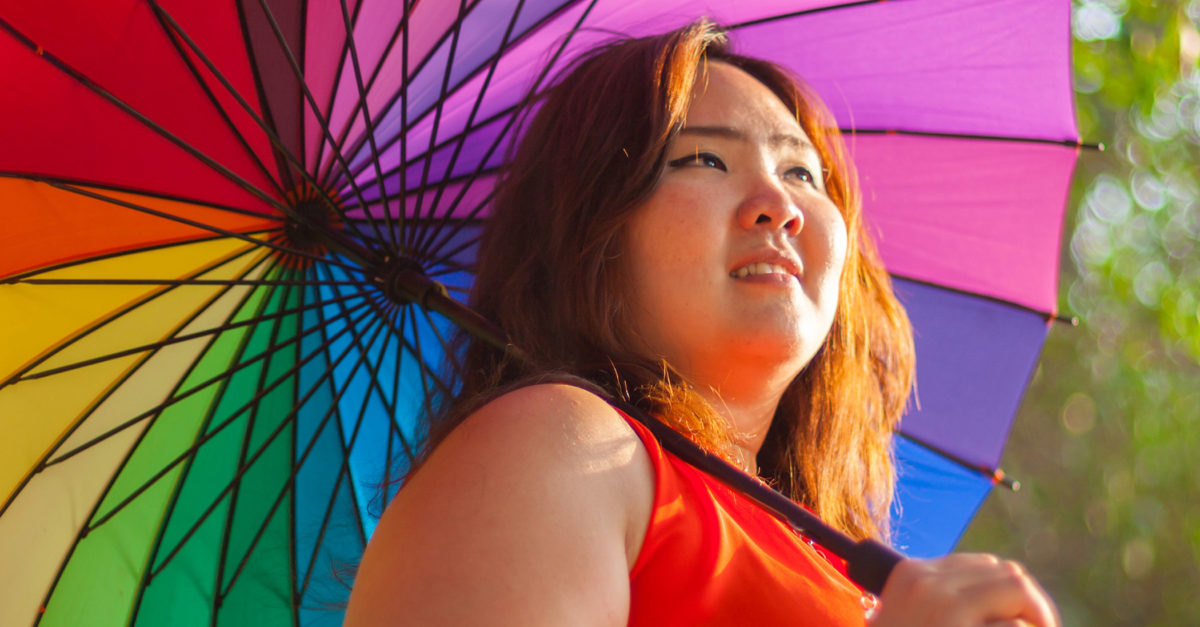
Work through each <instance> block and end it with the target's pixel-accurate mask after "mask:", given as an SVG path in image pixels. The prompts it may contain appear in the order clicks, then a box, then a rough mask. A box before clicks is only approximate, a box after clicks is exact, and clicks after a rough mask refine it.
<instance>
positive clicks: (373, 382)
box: [318, 270, 449, 411]
mask: <svg viewBox="0 0 1200 627" xmlns="http://www.w3.org/2000/svg"><path fill="white" fill-rule="evenodd" d="M326 273H327V276H330V277H332V274H330V273H328V270H327V271H326ZM318 315H320V312H318ZM384 319H385V321H386V323H387V326H388V330H389V331H391V332H392V334H393V335H395V336H396V337H397V338H398V339H399V341H400V348H403V349H405V350H410V351H411V350H413V347H412V346H410V345H409V344H408V343H407V341H406V340H405V338H404V330H403V329H399V328H397V327H396V326H395V325H394V324H393V322H392V321H391V320H390V319H389V318H388V317H386V316H385V317H384ZM416 350H417V354H420V349H419V348H418V349H416ZM377 370H378V367H377V366H376V368H375V369H374V370H373V372H372V374H373V375H376V374H378V373H377ZM371 385H372V386H373V387H375V388H377V389H378V392H379V395H380V397H382V398H384V399H386V398H387V396H386V394H385V393H384V390H383V388H382V387H380V385H379V381H378V380H377V377H376V376H372V377H371ZM441 387H442V389H443V390H446V389H449V388H448V386H446V385H445V383H444V382H442V385H441ZM394 405H395V403H394V402H393V403H392V404H390V405H389V409H390V410H392V411H394Z"/></svg>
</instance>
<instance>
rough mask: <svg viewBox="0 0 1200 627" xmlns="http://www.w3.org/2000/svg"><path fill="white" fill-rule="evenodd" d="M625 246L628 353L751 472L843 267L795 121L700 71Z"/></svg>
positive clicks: (749, 80) (734, 76)
mask: <svg viewBox="0 0 1200 627" xmlns="http://www.w3.org/2000/svg"><path fill="white" fill-rule="evenodd" d="M626 244H627V255H628V262H627V263H628V267H630V268H634V269H635V270H633V271H632V272H630V277H629V282H630V284H631V290H630V293H631V300H632V301H633V304H632V306H631V309H632V310H633V316H632V317H633V326H634V329H635V331H636V333H637V334H638V335H639V337H640V339H641V340H642V342H643V343H644V346H643V347H642V350H643V351H644V352H646V353H648V354H650V355H652V356H654V357H663V358H665V359H666V360H667V362H668V363H670V364H671V365H672V366H673V367H674V368H676V369H677V370H678V371H679V372H680V373H681V374H682V375H683V376H684V377H685V378H686V379H688V381H689V382H691V383H692V384H693V385H694V386H696V388H697V389H698V390H699V391H700V392H701V394H702V395H704V396H706V397H707V400H709V402H711V403H712V404H713V406H714V407H716V408H717V411H718V412H720V413H721V414H722V415H723V416H724V417H725V418H726V419H727V420H728V421H729V422H730V424H731V425H733V427H734V434H735V437H736V438H737V444H738V446H739V447H740V448H741V458H742V461H743V463H744V464H745V465H746V466H747V469H748V470H751V471H753V470H754V457H755V455H756V454H757V452H758V449H759V448H760V447H761V446H762V442H763V438H764V437H765V436H766V432H767V428H768V427H769V426H770V423H771V418H772V416H773V415H774V413H775V408H776V405H778V403H779V399H780V397H781V396H782V394H783V391H784V389H785V388H786V387H787V386H788V384H789V383H790V382H791V381H792V379H794V378H795V376H796V374H797V373H799V372H800V370H801V369H802V368H803V367H804V365H805V364H807V363H808V361H809V360H810V359H812V356H813V355H814V354H815V353H816V351H817V349H818V348H819V347H820V345H821V343H822V342H823V341H824V338H825V336H826V334H827V333H828V332H829V327H830V325H831V324H832V322H833V315H834V310H835V309H836V307H837V293H838V280H839V277H840V275H841V271H842V265H843V262H844V260H845V257H846V226H845V222H844V221H843V220H842V216H841V213H840V211H839V210H838V208H837V207H836V206H835V205H834V203H833V202H832V201H831V200H830V199H829V197H828V196H827V195H826V193H825V188H824V181H823V178H822V175H821V161H820V158H819V156H818V154H817V152H816V151H815V149H813V147H812V144H811V141H810V140H809V138H808V136H807V135H806V134H805V132H804V130H803V129H801V128H800V125H799V124H798V123H797V121H796V118H795V116H794V115H792V114H791V113H790V112H789V111H788V109H787V107H785V106H784V104H783V102H782V101H780V100H779V98H777V97H776V96H775V95H774V94H773V93H771V91H770V90H768V89H767V88H766V86H764V85H763V84H762V83H760V82H758V81H757V80H756V79H754V78H753V77H751V76H750V75H749V74H747V73H745V72H744V71H742V70H740V69H737V68H735V67H733V66H731V65H727V64H725V63H712V64H709V65H708V71H707V73H706V74H705V75H702V77H701V81H700V84H699V85H697V87H696V90H695V97H694V100H693V102H692V106H691V108H690V109H689V110H688V114H687V118H686V121H685V124H684V127H683V130H682V131H681V132H680V133H679V134H678V136H677V137H676V138H675V139H674V140H673V141H672V142H671V144H670V145H669V146H668V148H667V168H666V170H665V172H664V173H663V177H662V180H661V181H660V182H659V184H658V187H657V188H656V189H655V191H654V193H653V195H652V196H651V197H650V198H649V200H647V201H646V203H645V204H644V205H643V206H641V207H640V208H639V209H638V210H637V212H636V213H635V214H634V217H633V220H632V222H631V223H630V225H629V235H628V241H627V243H626ZM761 263H768V264H772V265H775V266H777V267H775V268H771V269H769V270H768V269H766V268H763V267H762V266H756V264H761ZM756 270H757V271H758V272H755V271H756ZM764 270H766V273H760V272H762V271H764ZM739 271H741V272H739ZM747 271H750V272H751V274H749V275H748V276H738V275H740V274H744V273H745V272H747Z"/></svg>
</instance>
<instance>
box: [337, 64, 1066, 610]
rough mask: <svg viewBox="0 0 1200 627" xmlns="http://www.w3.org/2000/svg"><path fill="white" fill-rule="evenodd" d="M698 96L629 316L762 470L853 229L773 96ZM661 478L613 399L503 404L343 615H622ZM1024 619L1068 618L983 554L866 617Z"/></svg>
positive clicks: (655, 205)
mask: <svg viewBox="0 0 1200 627" xmlns="http://www.w3.org/2000/svg"><path fill="white" fill-rule="evenodd" d="M693 97H694V101H693V103H692V106H691V108H690V110H689V112H688V115H687V120H686V127H685V129H684V130H683V131H682V132H681V133H680V134H679V136H678V137H677V138H676V139H674V140H673V141H672V143H671V145H670V146H669V147H668V155H667V161H668V165H667V167H666V169H665V171H664V173H663V176H662V179H661V181H660V182H659V184H658V186H657V187H656V189H655V191H654V192H653V194H652V195H651V197H650V198H649V199H648V200H647V201H646V203H645V204H644V205H643V206H642V207H639V208H638V209H637V210H636V211H635V214H634V217H633V219H632V221H631V223H630V225H629V230H628V233H627V239H626V242H625V250H624V251H623V254H624V255H625V256H626V257H627V258H626V259H625V264H624V265H625V269H626V271H627V272H628V274H629V277H628V278H629V289H630V292H629V296H630V300H631V302H632V315H631V320H630V322H631V324H632V326H633V331H634V332H635V333H636V335H637V337H638V338H639V342H640V344H641V345H640V346H638V347H637V348H638V349H640V350H642V351H643V352H645V354H646V355H647V356H657V357H664V358H666V359H667V360H668V361H669V362H670V363H671V364H672V366H673V367H675V368H676V369H677V370H678V371H679V372H680V374H681V375H683V376H684V377H686V378H687V379H688V381H689V382H691V383H692V384H693V385H694V386H695V387H696V388H697V389H698V390H700V391H701V393H702V394H704V395H705V396H706V397H707V398H708V400H709V401H710V402H712V403H713V405H714V407H715V408H716V409H717V411H718V412H719V413H720V414H721V415H722V416H723V417H724V418H726V419H727V420H728V421H729V423H730V425H731V427H732V428H733V429H734V431H735V432H736V433H737V434H739V436H740V439H739V440H738V441H737V445H738V447H739V449H740V451H741V453H742V461H743V462H744V463H745V465H747V466H748V469H749V470H751V471H753V470H754V469H753V460H754V454H755V453H757V451H758V449H759V448H760V447H761V445H762V441H763V438H764V436H765V434H766V431H767V428H768V427H769V426H770V422H771V417H772V415H773V413H774V411H775V408H776V406H777V405H778V403H779V400H780V397H781V395H782V393H783V390H784V388H785V387H786V386H787V384H788V382H790V381H791V380H792V379H793V378H794V377H795V376H796V374H797V373H798V372H799V371H800V370H801V369H802V368H803V367H804V365H805V364H806V363H808V361H809V360H810V359H811V358H812V356H813V355H814V354H815V352H816V350H817V348H818V347H819V346H820V345H821V343H822V341H823V340H824V337H825V335H826V334H827V333H828V330H829V328H830V324H831V321H832V319H833V314H834V310H835V308H836V306H837V298H838V278H839V275H840V273H841V270H842V265H843V263H844V260H845V256H846V231H845V225H844V223H843V220H842V218H841V214H840V213H839V211H838V209H837V207H835V206H834V204H833V203H832V202H830V200H829V199H828V197H827V196H826V194H825V191H824V189H823V187H822V185H823V183H822V179H821V174H820V173H821V164H820V161H819V159H818V157H817V155H816V154H815V153H813V152H811V151H810V150H807V149H806V148H805V145H806V143H807V141H808V138H807V137H806V136H805V135H804V133H803V132H802V131H801V129H800V127H799V125H798V124H796V122H795V120H794V119H793V118H792V117H791V115H790V114H789V113H788V111H787V109H786V108H785V107H784V105H783V104H782V102H780V101H779V100H778V99H776V98H775V96H774V95H773V94H772V93H771V92H770V91H769V90H768V89H767V88H766V87H764V86H763V85H762V84H760V83H758V82H757V81H756V80H754V79H753V78H751V77H750V76H749V75H746V74H744V73H743V72H741V70H737V69H735V68H733V67H731V66H728V65H725V64H722V63H712V64H709V65H708V66H707V72H706V74H705V75H704V76H703V77H702V80H701V82H700V84H699V85H698V87H697V88H696V90H695V91H694V93H693ZM758 263H767V264H774V265H775V266H778V267H776V268H773V267H771V265H768V266H756V265H755V264H758ZM747 268H749V269H752V270H760V271H763V272H761V273H753V274H751V275H749V276H742V275H744V274H746V273H745V272H744V270H746V269H747ZM847 463H853V460H847ZM654 482H655V477H654V470H653V466H652V464H651V462H650V460H649V456H648V454H647V452H646V449H645V447H644V445H643V444H642V443H641V441H640V440H639V439H638V436H637V435H636V434H635V433H634V432H633V430H632V429H631V428H630V427H629V425H628V424H627V423H626V422H625V420H624V419H623V418H622V417H621V416H620V415H619V414H617V412H616V411H615V410H614V409H613V408H612V407H611V406H610V405H608V404H607V403H606V402H605V401H603V400H601V399H600V398H598V397H596V396H594V395H592V394H591V393H589V392H586V391H584V390H582V389H580V388H577V387H572V386H567V385H556V384H543V385H532V386H528V387H524V388H521V389H518V390H516V391H513V392H510V393H508V394H505V395H503V396H500V397H499V398H497V399H495V400H493V401H491V402H489V403H487V404H486V405H484V406H483V407H482V408H480V409H479V410H478V411H476V412H475V413H474V414H472V415H471V416H469V417H468V418H467V419H466V420H465V421H464V422H463V423H462V424H461V425H459V427H458V428H457V429H455V430H454V431H453V432H452V433H451V434H450V435H449V436H448V437H447V438H446V439H445V440H444V441H443V442H442V443H441V445H440V446H438V448H437V449H436V450H435V451H434V452H433V453H432V454H431V455H430V456H429V458H428V460H427V461H426V462H425V464H424V465H423V466H422V468H421V469H420V471H418V472H417V473H416V474H415V475H414V476H413V477H412V478H411V479H410V480H409V482H408V483H407V484H406V485H405V487H404V489H402V490H401V491H400V492H399V494H398V495H397V496H396V498H395V499H394V500H393V501H392V503H391V504H390V505H389V506H388V509H387V511H386V512H385V513H384V515H383V517H382V518H381V519H380V521H379V525H378V527H377V528H376V530H375V534H374V535H373V536H372V538H371V542H370V544H369V545H368V547H367V550H366V552H365V554H364V556H363V561H362V564H361V566H360V568H359V571H358V574H357V577H356V580H355V585H354V590H353V593H352V595H351V599H350V606H349V608H348V610H347V613H346V624H347V625H351V626H355V625H391V624H419V625H484V624H486V625H522V626H528V625H583V626H619V625H624V624H626V622H627V620H628V617H629V605H630V582H629V572H630V569H632V567H633V565H634V563H635V562H636V560H637V557H638V555H639V552H640V550H641V546H642V542H643V540H644V537H645V531H646V528H647V524H648V522H649V519H650V514H651V511H652V510H653V499H654ZM564 556H567V557H564ZM568 557H569V559H568ZM681 567H686V566H685V565H681ZM797 620H798V621H800V622H802V621H803V620H804V618H803V617H797ZM1024 624H1029V625H1037V626H1039V627H1056V626H1057V625H1058V624H1059V623H1058V619H1057V617H1056V615H1055V611H1054V608H1053V604H1052V603H1051V602H1050V600H1049V598H1048V597H1047V596H1046V594H1045V592H1043V591H1042V590H1041V589H1040V588H1039V587H1038V585H1037V583H1036V582H1035V581H1034V580H1033V579H1032V577H1030V576H1029V575H1028V574H1027V573H1025V571H1024V570H1023V569H1022V568H1021V567H1020V566H1019V565H1017V564H1015V563H1012V562H1004V561H1001V560H999V559H997V558H995V557H993V556H990V555H951V556H949V557H946V558H942V559H938V560H927V561H920V560H907V561H904V562H901V563H900V565H899V566H897V568H896V570H895V571H894V572H893V574H892V576H891V578H890V579H889V580H888V583H887V586H886V587H885V589H884V592H883V596H882V598H881V605H880V610H879V612H878V613H877V614H876V615H875V616H874V617H873V618H872V619H871V625H872V627H892V626H902V625H922V626H945V627H950V626H955V627H958V626H963V625H970V626H983V625H1024Z"/></svg>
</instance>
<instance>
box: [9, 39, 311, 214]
mask: <svg viewBox="0 0 1200 627" xmlns="http://www.w3.org/2000/svg"><path fill="white" fill-rule="evenodd" d="M0 28H2V29H4V30H6V31H8V32H9V33H10V34H11V35H12V36H13V37H14V38H16V39H17V41H19V42H20V43H21V44H22V45H24V46H25V47H27V48H29V49H30V50H33V51H35V52H36V53H37V54H38V56H40V57H42V58H43V59H45V60H46V61H47V62H48V63H50V64H51V65H53V66H54V67H55V68H57V69H58V70H60V71H61V72H63V73H64V74H66V75H67V76H69V77H71V78H72V79H74V80H75V82H77V83H79V84H80V85H82V86H83V87H85V88H86V89H88V90H89V91H91V92H92V93H94V94H96V95H98V96H100V97H101V98H104V99H105V100H107V101H108V102H109V103H111V104H112V105H114V106H116V107H117V108H119V109H121V110H122V111H124V112H125V113H126V114H128V115H129V116H131V117H132V118H134V119H135V120H137V121H138V122H140V123H141V124H142V125H143V126H145V127H147V128H149V129H150V130H152V131H154V132H155V133H157V134H158V135H159V136H160V137H162V138H164V139H166V140H167V141H169V142H171V143H172V144H175V145H176V146H177V147H179V148H180V149H182V150H183V151H184V152H186V153H188V154H189V155H191V156H192V157H194V158H196V159H197V160H199V161H200V162H201V163H203V164H204V165H206V166H208V167H209V168H210V169H212V170H214V171H216V172H217V173H218V174H220V175H221V176H223V177H225V178H226V179H228V180H229V181H231V182H232V183H234V184H236V185H237V186H238V187H241V188H242V189H243V190H245V191H246V192H247V193H249V194H251V195H252V196H254V197H256V198H258V199H259V200H262V201H263V202H265V203H267V204H268V205H271V206H272V207H275V208H276V209H280V210H281V211H288V209H287V208H286V207H284V206H283V205H282V204H281V203H280V202H279V201H277V200H275V199H274V198H273V197H271V196H270V195H269V194H267V193H266V192H264V191H262V190H261V189H259V188H258V187H257V186H255V185H254V184H253V183H251V182H249V181H247V180H246V179H244V178H242V177H241V176H239V175H238V174H237V173H235V172H233V171H232V170H230V169H228V168H226V167H225V166H223V165H221V164H220V163H217V162H216V161H215V160H213V159H212V158H211V157H209V156H208V155H206V154H204V153H203V152H201V151H200V150H199V149H197V148H196V147H195V146H192V145H191V144H189V143H187V142H186V141H184V140H183V139H181V138H180V137H178V136H176V135H175V134H173V133H171V132H170V131H168V130H167V129H165V128H163V127H162V126H161V125H159V124H157V123H155V122H154V121H153V120H151V119H150V118H148V117H146V116H145V115H144V114H142V113H141V112H139V111H138V110H136V109H134V108H133V107H132V106H130V105H129V104H128V103H126V102H125V101H123V100H121V99H120V98H117V97H116V96H115V95H114V94H112V93H111V92H109V91H108V90H106V89H104V88H103V87H101V86H100V85H98V84H96V83H95V82H94V81H92V80H91V79H90V78H88V77H86V76H84V75H83V74H82V73H81V72H79V71H78V70H76V69H75V68H73V67H71V66H70V65H68V64H67V63H66V62H65V61H63V60H62V59H60V58H58V57H57V56H55V55H54V54H52V53H51V52H49V51H47V50H44V49H43V48H42V47H41V46H39V45H37V43H35V42H34V41H33V40H32V39H30V38H28V37H26V36H25V35H24V34H23V33H21V32H20V31H18V30H17V29H16V28H15V27H13V26H12V24H10V23H9V22H8V20H5V19H4V18H2V17H0Z"/></svg>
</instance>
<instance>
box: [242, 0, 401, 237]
mask: <svg viewBox="0 0 1200 627" xmlns="http://www.w3.org/2000/svg"><path fill="white" fill-rule="evenodd" d="M259 6H260V7H261V8H262V11H263V15H265V16H266V18H267V23H268V24H270V26H271V32H272V33H273V34H274V35H275V41H276V42H277V43H278V44H279V47H280V50H282V52H283V54H284V56H285V57H286V58H287V60H288V65H289V66H290V67H291V69H292V74H293V75H294V76H295V78H296V84H298V85H299V86H300V92H301V94H302V95H303V96H304V99H305V102H307V103H308V104H309V106H310V107H311V109H312V113H313V117H314V118H316V120H317V124H318V126H320V127H321V131H322V132H323V134H324V136H325V137H326V138H329V139H332V138H333V134H332V132H331V131H330V129H329V124H328V123H327V122H326V121H325V117H324V116H323V115H321V112H320V110H319V109H318V107H317V102H316V99H315V98H314V97H313V95H312V91H311V90H309V88H308V83H307V82H306V81H305V77H304V70H303V69H302V67H303V66H301V65H300V62H299V61H298V60H297V59H296V56H295V54H294V53H293V52H292V49H291V46H289V45H288V43H287V38H286V37H284V36H283V30H282V29H281V28H280V27H279V23H278V22H277V21H276V20H275V14H274V13H273V12H272V11H271V9H270V7H269V6H268V5H267V3H266V0H259ZM322 145H323V144H322ZM334 158H335V159H336V160H337V162H338V164H339V165H341V166H342V168H343V169H347V168H349V167H350V166H349V164H347V163H346V162H345V159H344V158H343V157H342V154H341V153H340V152H336V151H335V153H334ZM318 163H319V162H318ZM296 169H297V170H299V171H300V172H301V173H302V174H303V175H304V177H305V180H308V181H310V184H312V185H313V186H314V187H315V188H316V189H317V190H318V192H319V193H320V194H321V195H322V197H323V198H327V197H328V194H327V193H326V191H325V186H324V185H322V184H321V183H320V182H319V181H318V180H317V178H316V177H314V176H313V175H312V174H310V173H309V172H308V167H307V165H306V164H303V163H301V164H299V165H297V166H296ZM349 183H350V188H351V190H352V191H353V192H354V195H355V196H357V197H358V199H359V202H366V201H365V200H363V196H362V190H361V189H359V187H358V184H357V183H355V182H354V181H349ZM327 202H333V201H332V199H329V200H327ZM333 204H334V205H337V203H336V202H333ZM335 211H337V212H338V216H339V217H340V218H341V219H342V221H343V222H346V223H350V222H352V221H351V220H350V218H349V217H348V216H347V215H346V213H345V211H344V208H342V207H336V208H335ZM367 221H368V223H369V224H370V225H371V230H372V231H374V233H375V236H376V237H377V238H378V237H380V233H379V227H378V225H377V224H376V223H375V222H374V220H372V219H371V217H370V216H367ZM351 226H352V227H353V228H354V232H355V233H357V234H358V235H359V237H362V238H363V239H369V238H368V237H367V236H366V234H364V233H363V232H362V231H361V230H359V228H358V226H357V225H351Z"/></svg>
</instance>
